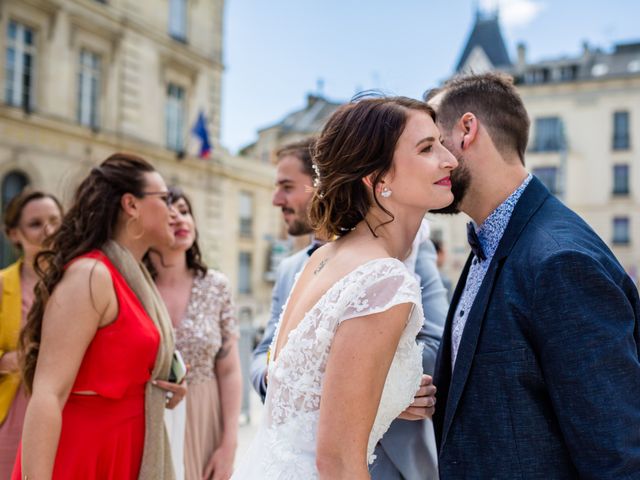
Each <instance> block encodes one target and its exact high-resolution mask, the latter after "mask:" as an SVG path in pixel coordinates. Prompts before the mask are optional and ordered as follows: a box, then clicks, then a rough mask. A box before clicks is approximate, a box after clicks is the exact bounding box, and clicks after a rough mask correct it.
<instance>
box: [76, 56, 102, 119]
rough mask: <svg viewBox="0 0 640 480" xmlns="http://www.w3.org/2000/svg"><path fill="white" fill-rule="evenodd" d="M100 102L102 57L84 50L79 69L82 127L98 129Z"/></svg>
mask: <svg viewBox="0 0 640 480" xmlns="http://www.w3.org/2000/svg"><path fill="white" fill-rule="evenodd" d="M99 101H100V56H99V55H97V54H95V53H93V52H90V51H89V50H85V49H82V50H81V51H80V65H79V68H78V109H77V119H78V123H79V124H80V125H85V126H87V127H93V128H96V127H98V126H99V121H98V103H99Z"/></svg>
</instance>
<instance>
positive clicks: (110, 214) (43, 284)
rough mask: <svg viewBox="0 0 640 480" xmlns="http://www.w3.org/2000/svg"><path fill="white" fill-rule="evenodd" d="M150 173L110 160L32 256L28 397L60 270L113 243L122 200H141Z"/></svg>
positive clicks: (25, 339)
mask: <svg viewBox="0 0 640 480" xmlns="http://www.w3.org/2000/svg"><path fill="white" fill-rule="evenodd" d="M154 171H155V169H154V168H153V167H152V166H151V164H149V163H148V162H147V161H145V160H144V159H142V158H140V157H138V156H135V155H131V154H126V153H115V154H113V155H111V156H110V157H109V158H107V159H106V160H105V161H104V162H102V164H100V166H99V167H95V168H93V169H92V170H91V172H90V173H89V175H88V176H87V177H86V178H85V179H84V180H83V181H82V183H80V185H79V186H78V189H77V190H76V193H75V196H74V199H73V205H72V206H71V208H70V209H69V211H68V212H67V213H66V214H65V215H64V217H63V218H62V223H61V225H60V229H59V230H58V231H57V232H56V233H55V234H54V235H52V236H51V237H50V238H49V239H48V240H47V243H46V245H45V250H43V251H42V252H40V253H39V254H38V255H37V256H36V259H35V265H34V267H35V270H36V272H37V273H38V275H39V276H40V282H38V284H37V286H36V288H35V298H34V302H33V306H32V307H31V311H30V312H29V315H28V317H27V324H26V325H25V327H24V329H23V330H22V332H21V334H20V351H21V352H22V356H21V360H22V375H23V379H24V384H25V387H26V388H27V391H29V392H31V388H32V386H33V375H34V372H35V368H36V362H37V360H38V352H39V350H40V336H41V332H42V317H43V314H44V310H45V307H46V305H47V301H48V300H49V297H50V295H51V293H52V292H53V290H54V288H55V287H56V285H57V284H58V283H59V282H60V280H61V278H62V275H63V274H64V269H65V266H66V265H67V264H68V263H69V262H70V261H71V260H73V259H74V258H76V257H78V256H80V255H83V254H85V253H87V252H90V251H91V250H94V249H97V248H100V247H101V246H102V245H103V244H104V243H105V242H106V241H107V240H109V239H111V238H113V235H114V231H115V228H116V225H117V222H118V217H119V214H120V211H121V207H120V199H121V197H122V195H124V194H125V193H131V194H133V195H135V196H137V197H142V196H143V192H144V187H145V179H144V174H145V173H147V172H154Z"/></svg>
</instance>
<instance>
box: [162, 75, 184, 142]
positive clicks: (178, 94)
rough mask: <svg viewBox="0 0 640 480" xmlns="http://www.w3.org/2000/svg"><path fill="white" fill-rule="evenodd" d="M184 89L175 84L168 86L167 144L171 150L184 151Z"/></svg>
mask: <svg viewBox="0 0 640 480" xmlns="http://www.w3.org/2000/svg"><path fill="white" fill-rule="evenodd" d="M185 109H186V108H185V93H184V88H182V87H179V86H178V85H175V84H173V83H170V84H169V85H168V86H167V105H166V135H167V138H166V143H167V148H168V149H169V150H173V151H175V152H183V151H184V117H185Z"/></svg>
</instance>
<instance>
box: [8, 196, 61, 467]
mask: <svg viewBox="0 0 640 480" xmlns="http://www.w3.org/2000/svg"><path fill="white" fill-rule="evenodd" d="M61 219H62V206H61V205H60V202H58V200H57V199H56V198H55V197H54V196H53V195H51V194H48V193H44V192H41V191H38V190H30V189H26V190H23V191H22V193H20V194H18V195H17V196H15V197H14V198H13V199H12V200H11V201H10V202H9V204H8V205H7V208H6V210H5V213H4V230H5V234H6V235H7V237H8V238H9V240H10V241H11V243H13V245H14V246H15V247H16V248H17V249H18V251H19V252H20V254H21V255H20V259H19V260H18V261H17V262H15V263H14V264H12V265H10V266H9V267H7V268H5V269H4V270H2V271H0V291H1V292H2V298H1V300H0V480H7V479H8V478H10V477H11V471H12V470H13V464H14V463H15V460H16V451H17V450H18V444H19V443H20V435H21V433H22V422H23V421H24V413H25V410H26V408H27V395H26V392H25V390H24V387H23V386H22V384H21V382H20V371H19V365H18V352H17V350H16V349H17V347H18V334H19V331H20V328H22V327H23V326H24V325H25V323H26V321H27V313H29V310H30V309H31V304H32V303H33V288H34V287H35V285H36V282H37V280H38V276H37V275H36V272H35V271H34V269H33V260H34V259H35V256H36V255H37V254H38V252H40V250H42V245H43V243H44V241H45V239H46V238H47V237H48V236H49V235H51V234H52V233H54V232H55V231H56V230H57V229H58V227H59V226H60V220H61Z"/></svg>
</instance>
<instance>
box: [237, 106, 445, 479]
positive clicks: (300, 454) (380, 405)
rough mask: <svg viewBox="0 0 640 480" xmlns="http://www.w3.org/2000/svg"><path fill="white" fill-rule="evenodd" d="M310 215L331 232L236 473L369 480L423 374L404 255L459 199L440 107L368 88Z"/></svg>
mask: <svg viewBox="0 0 640 480" xmlns="http://www.w3.org/2000/svg"><path fill="white" fill-rule="evenodd" d="M314 163H315V170H316V173H317V179H316V182H315V183H316V185H315V186H316V191H315V194H314V197H313V199H312V203H311V210H310V212H309V214H310V218H311V220H312V224H313V225H314V227H315V228H316V232H317V234H318V235H319V236H320V237H321V238H334V237H337V240H335V241H334V242H331V243H328V244H326V245H324V246H323V247H321V248H320V249H318V250H317V251H316V252H315V253H314V254H313V256H312V257H311V258H310V259H309V261H308V263H307V265H306V266H305V268H304V270H303V271H302V272H301V273H300V275H299V277H298V278H297V280H296V283H295V286H294V288H293V290H292V292H291V295H290V296H289V299H288V301H287V304H286V305H285V307H284V309H283V312H282V315H281V317H280V322H279V325H278V330H277V332H276V334H275V336H274V340H273V344H272V345H271V350H270V357H269V358H270V362H269V366H268V382H269V388H268V390H267V397H266V400H265V415H264V417H263V423H262V425H261V428H260V430H259V432H258V434H257V436H256V438H255V439H254V440H253V443H252V445H251V446H250V447H249V450H248V452H247V454H246V456H245V457H244V459H243V462H242V464H241V466H240V467H239V469H238V470H237V471H236V473H235V474H234V476H233V477H232V478H233V479H236V480H250V479H251V480H254V479H269V480H271V479H274V480H275V479H278V480H301V479H304V480H307V479H318V478H322V479H324V478H327V479H349V480H359V479H369V478H370V477H369V472H368V466H367V465H368V463H371V462H373V460H374V458H373V457H374V456H373V450H374V447H375V445H376V443H377V442H378V441H379V440H380V438H382V435H383V434H384V433H385V431H386V430H387V429H388V427H389V425H390V424H391V422H392V420H394V419H395V418H396V417H397V416H398V415H399V414H400V413H401V412H402V411H403V410H405V408H406V407H407V406H408V405H409V404H411V402H412V401H413V397H414V394H415V393H416V391H417V390H418V388H419V386H420V380H421V374H422V363H421V362H422V360H421V351H420V348H419V347H418V345H417V344H416V341H415V338H416V335H417V333H418V331H419V330H420V327H421V325H422V322H423V313H422V304H421V296H420V288H419V284H418V281H417V280H416V278H415V277H414V275H413V274H411V273H409V271H408V270H407V268H406V266H405V265H404V264H403V263H402V260H403V259H405V258H406V257H407V256H408V254H409V253H410V249H411V244H412V242H413V239H414V237H415V235H416V233H417V231H418V229H419V227H420V223H421V221H422V219H423V217H424V215H425V213H426V212H427V210H430V209H437V208H442V207H444V206H446V205H448V204H450V203H451V202H452V200H453V195H452V193H451V182H450V178H449V176H450V172H451V169H453V168H455V167H456V166H457V162H456V160H455V158H454V157H453V156H452V155H451V154H450V153H449V152H448V151H447V150H446V149H445V148H444V147H443V146H442V144H441V143H440V134H439V132H438V129H437V128H436V126H435V123H434V113H433V111H432V110H431V108H430V107H429V106H428V105H426V104H425V103H423V102H420V101H417V100H412V99H409V98H405V97H386V98H365V99H360V100H356V101H354V102H351V103H349V104H347V105H344V106H342V107H341V108H340V109H339V110H338V111H336V112H335V113H334V115H333V116H332V117H331V118H330V119H329V121H328V123H327V125H326V126H325V128H324V130H323V132H322V134H321V136H320V137H319V139H318V141H317V144H316V148H315V155H314Z"/></svg>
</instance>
